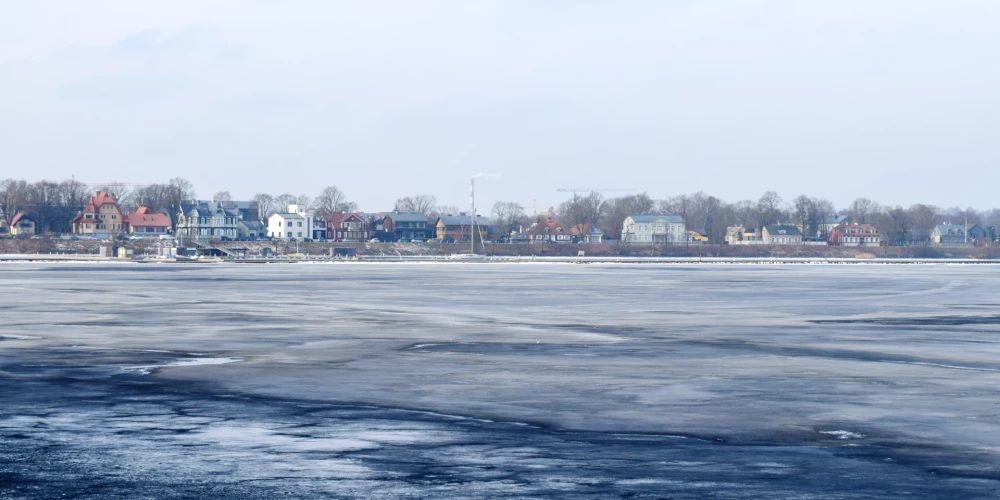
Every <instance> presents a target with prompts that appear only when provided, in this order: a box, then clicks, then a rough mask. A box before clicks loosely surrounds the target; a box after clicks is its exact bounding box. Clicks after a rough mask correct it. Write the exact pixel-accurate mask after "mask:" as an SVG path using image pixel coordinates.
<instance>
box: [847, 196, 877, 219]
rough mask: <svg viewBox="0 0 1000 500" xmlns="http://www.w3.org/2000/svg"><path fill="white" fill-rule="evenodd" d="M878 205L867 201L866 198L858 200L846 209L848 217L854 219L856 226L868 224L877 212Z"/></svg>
mask: <svg viewBox="0 0 1000 500" xmlns="http://www.w3.org/2000/svg"><path fill="white" fill-rule="evenodd" d="M878 210H879V208H878V203H875V202H874V201H872V200H870V199H868V198H858V199H856V200H854V201H853V202H852V203H851V206H850V208H848V209H847V212H848V215H850V216H851V218H852V219H854V222H855V223H857V224H869V223H871V222H872V220H873V216H874V215H875V213H876V212H878Z"/></svg>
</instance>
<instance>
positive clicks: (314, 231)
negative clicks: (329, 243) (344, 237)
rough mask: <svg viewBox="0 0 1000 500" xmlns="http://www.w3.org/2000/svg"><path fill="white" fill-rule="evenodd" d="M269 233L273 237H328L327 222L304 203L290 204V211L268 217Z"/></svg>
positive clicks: (318, 238)
mask: <svg viewBox="0 0 1000 500" xmlns="http://www.w3.org/2000/svg"><path fill="white" fill-rule="evenodd" d="M267 235H268V236H270V237H272V238H310V239H314V240H325V239H326V222H324V221H323V220H322V219H321V218H317V217H316V214H314V213H313V212H312V211H310V210H307V209H306V207H305V206H302V205H288V211H287V212H283V213H277V214H274V215H272V216H271V217H269V218H268V219H267Z"/></svg>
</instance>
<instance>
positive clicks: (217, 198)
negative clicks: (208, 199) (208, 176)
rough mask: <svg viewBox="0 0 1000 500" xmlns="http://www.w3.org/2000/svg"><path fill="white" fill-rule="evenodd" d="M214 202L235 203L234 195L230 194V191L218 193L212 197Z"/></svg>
mask: <svg viewBox="0 0 1000 500" xmlns="http://www.w3.org/2000/svg"><path fill="white" fill-rule="evenodd" d="M212 201H214V202H216V203H225V202H228V201H233V195H231V194H229V191H219V192H218V193H215V194H213V195H212Z"/></svg>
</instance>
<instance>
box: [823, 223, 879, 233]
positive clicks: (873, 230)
mask: <svg viewBox="0 0 1000 500" xmlns="http://www.w3.org/2000/svg"><path fill="white" fill-rule="evenodd" d="M857 229H864V230H865V232H866V233H872V234H878V229H876V228H875V226H873V225H871V224H838V225H837V226H835V227H834V228H833V229H831V230H830V232H833V231H850V230H857Z"/></svg>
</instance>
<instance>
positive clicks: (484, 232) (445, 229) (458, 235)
mask: <svg viewBox="0 0 1000 500" xmlns="http://www.w3.org/2000/svg"><path fill="white" fill-rule="evenodd" d="M473 224H475V233H473V227H472V226H473ZM434 226H435V230H436V235H437V238H438V239H439V240H441V241H447V242H453V241H469V240H470V238H471V237H472V235H473V234H476V238H477V239H482V240H496V239H497V236H498V235H499V231H498V230H497V228H496V226H493V225H492V224H490V220H489V219H488V218H486V217H483V216H481V215H477V216H475V218H473V217H469V215H467V214H465V213H461V214H458V215H442V216H441V217H438V220H437V223H436V224H435V225H434ZM568 235H569V234H568V233H567V236H568Z"/></svg>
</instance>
